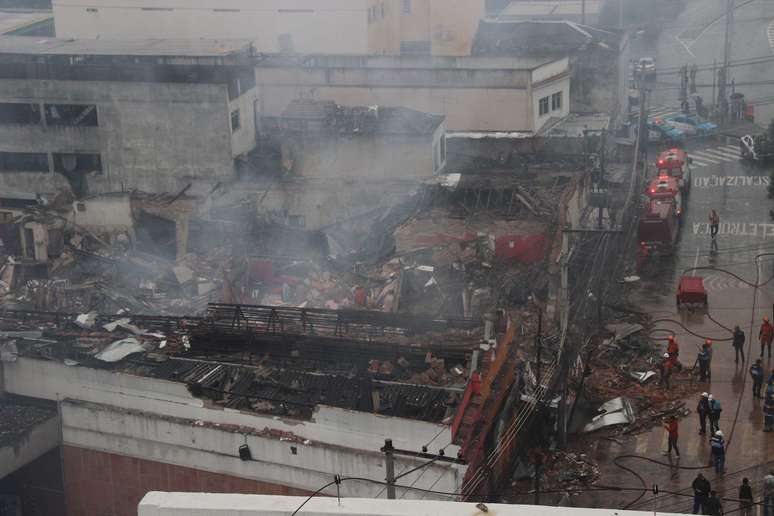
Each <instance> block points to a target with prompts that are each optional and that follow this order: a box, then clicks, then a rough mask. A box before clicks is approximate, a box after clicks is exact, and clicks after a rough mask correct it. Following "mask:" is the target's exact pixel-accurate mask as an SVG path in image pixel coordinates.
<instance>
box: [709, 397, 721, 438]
mask: <svg viewBox="0 0 774 516" xmlns="http://www.w3.org/2000/svg"><path fill="white" fill-rule="evenodd" d="M707 399H708V400H709V407H710V411H709V420H710V431H711V432H712V435H715V434H716V433H717V432H718V431H719V430H720V413H721V412H722V411H723V407H722V406H721V405H720V400H716V399H715V397H714V396H712V394H710V395H709V397H708V398H707Z"/></svg>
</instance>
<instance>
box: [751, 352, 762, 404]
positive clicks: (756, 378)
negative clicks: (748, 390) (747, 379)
mask: <svg viewBox="0 0 774 516" xmlns="http://www.w3.org/2000/svg"><path fill="white" fill-rule="evenodd" d="M750 376H751V377H752V391H753V398H760V397H761V387H763V366H762V365H761V359H760V358H758V359H756V360H755V363H754V364H753V365H751V366H750Z"/></svg>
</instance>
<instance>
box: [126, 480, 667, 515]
mask: <svg viewBox="0 0 774 516" xmlns="http://www.w3.org/2000/svg"><path fill="white" fill-rule="evenodd" d="M344 481H345V482H346V480H344ZM323 494H324V495H326V496H317V497H314V498H312V499H311V500H308V501H306V503H305V504H304V508H303V512H302V513H301V514H304V515H305V516H327V515H353V516H371V515H372V516H392V515H395V516H398V515H404V514H421V515H425V516H440V515H443V516H470V515H477V514H484V512H489V513H491V514H497V515H500V516H511V515H512V516H516V515H522V514H529V515H530V516H560V515H561V516H646V515H648V514H653V512H652V511H650V512H646V511H624V510H620V509H585V508H572V507H551V506H548V505H540V506H534V505H512V504H497V503H487V504H486V506H485V507H486V511H484V510H483V508H481V505H483V504H475V503H462V502H441V501H430V500H384V499H369V498H341V499H337V498H336V497H335V494H336V488H335V486H333V487H331V488H330V489H329V490H327V491H325V492H324V493H323ZM304 502H305V498H304V497H298V496H267V495H237V494H206V493H160V492H150V493H148V494H146V495H145V497H144V498H143V499H142V501H140V505H139V511H138V513H137V514H138V516H165V515H169V516H173V515H176V514H188V515H190V516H217V515H223V516H227V515H231V514H240V515H244V516H253V515H254V516H259V515H264V514H265V515H271V516H280V515H288V516H290V515H292V514H295V512H298V508H299V506H300V505H301V504H302V503H304ZM294 511H295V512H294ZM659 514H663V515H665V516H666V515H667V514H668V513H659Z"/></svg>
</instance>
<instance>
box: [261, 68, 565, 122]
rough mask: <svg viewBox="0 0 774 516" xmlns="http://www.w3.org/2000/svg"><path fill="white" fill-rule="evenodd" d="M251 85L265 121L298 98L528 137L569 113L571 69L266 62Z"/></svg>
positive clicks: (278, 113)
mask: <svg viewBox="0 0 774 516" xmlns="http://www.w3.org/2000/svg"><path fill="white" fill-rule="evenodd" d="M256 81H257V86H258V91H259V93H258V95H259V99H260V110H261V113H262V114H263V115H265V116H279V115H280V114H281V113H282V111H283V110H284V109H285V107H286V106H287V105H288V104H289V103H290V102H291V101H293V100H295V99H299V98H305V99H316V100H332V101H334V102H336V103H338V104H342V105H349V106H372V105H381V106H404V107H407V108H411V109H414V110H416V111H421V112H423V113H430V114H435V115H443V116H445V117H446V127H447V130H448V131H450V132H452V131H523V132H528V133H534V132H537V131H538V130H539V129H540V128H541V126H542V125H543V124H544V123H545V122H546V121H547V120H548V119H549V118H551V117H557V118H561V117H564V116H566V115H567V114H568V113H569V108H570V106H569V88H570V63H569V59H568V58H561V57H547V58H541V57H536V58H531V57H526V58H518V57H514V58H511V57H486V56H481V57H478V56H477V57H434V56H400V57H388V56H358V57H354V56H337V57H335V56H303V57H298V58H283V57H267V58H265V59H262V60H261V61H259V62H258V63H257V67H256ZM546 97H547V98H548V111H546V109H545V108H546V106H545V101H544V99H545V98H546ZM541 101H542V105H541Z"/></svg>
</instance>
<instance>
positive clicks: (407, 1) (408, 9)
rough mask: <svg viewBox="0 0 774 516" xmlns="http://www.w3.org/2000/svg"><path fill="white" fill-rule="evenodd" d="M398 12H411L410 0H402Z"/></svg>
mask: <svg viewBox="0 0 774 516" xmlns="http://www.w3.org/2000/svg"><path fill="white" fill-rule="evenodd" d="M400 12H402V13H403V14H411V0H403V5H402V6H401V10H400Z"/></svg>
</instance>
